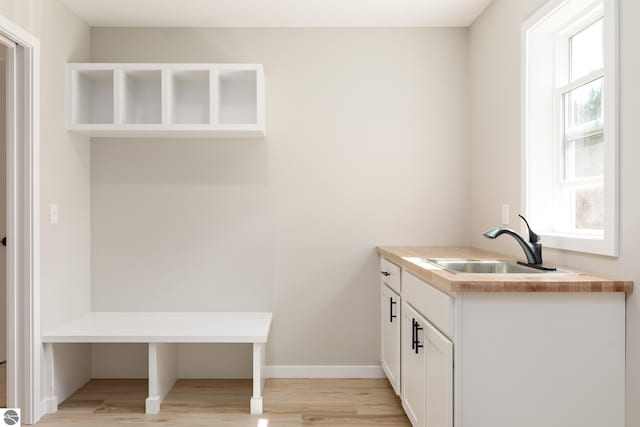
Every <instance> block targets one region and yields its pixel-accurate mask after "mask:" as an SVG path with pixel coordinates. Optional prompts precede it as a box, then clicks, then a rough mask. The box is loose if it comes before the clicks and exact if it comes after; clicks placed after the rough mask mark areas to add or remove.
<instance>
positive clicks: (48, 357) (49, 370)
mask: <svg viewBox="0 0 640 427" xmlns="http://www.w3.org/2000/svg"><path fill="white" fill-rule="evenodd" d="M53 356H54V355H53V344H52V343H45V344H44V359H45V365H46V373H45V412H46V413H47V414H55V413H56V412H57V411H58V396H56V388H55V382H54V378H55V377H54V366H55V365H54V357H53Z"/></svg>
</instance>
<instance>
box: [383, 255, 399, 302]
mask: <svg viewBox="0 0 640 427" xmlns="http://www.w3.org/2000/svg"><path fill="white" fill-rule="evenodd" d="M380 281H381V282H382V283H386V284H387V285H388V286H389V287H390V288H391V289H393V290H394V291H395V292H396V293H398V294H399V293H400V289H401V288H400V267H398V266H397V265H395V264H394V263H392V262H391V261H389V260H387V259H385V258H382V257H380Z"/></svg>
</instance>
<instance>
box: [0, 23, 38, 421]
mask: <svg viewBox="0 0 640 427" xmlns="http://www.w3.org/2000/svg"><path fill="white" fill-rule="evenodd" d="M0 36H2V37H3V38H5V39H7V40H8V41H9V42H11V43H12V44H13V43H15V47H13V46H10V47H9V49H8V51H9V55H8V56H7V59H8V60H7V63H8V64H11V65H10V66H9V67H8V68H7V71H8V72H7V82H8V84H7V100H8V102H9V103H8V104H7V407H19V408H21V409H22V421H23V423H25V424H33V423H35V422H37V421H38V420H39V419H40V417H41V416H42V414H43V410H44V408H43V405H42V404H41V402H40V401H41V399H40V377H41V371H40V359H41V352H42V344H41V338H40V217H39V198H40V194H39V189H40V182H39V181H40V174H39V171H40V165H39V143H40V41H39V40H38V39H37V38H36V37H34V36H33V35H31V34H30V33H28V32H27V31H25V30H24V29H22V28H20V27H19V26H17V25H16V24H14V23H13V22H11V21H10V20H8V19H7V18H5V17H4V16H2V15H0Z"/></svg>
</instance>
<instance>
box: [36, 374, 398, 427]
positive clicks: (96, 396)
mask: <svg viewBox="0 0 640 427" xmlns="http://www.w3.org/2000/svg"><path fill="white" fill-rule="evenodd" d="M146 396H147V381H146V380H92V381H91V382H89V383H88V384H87V385H85V386H84V387H82V388H81V389H80V390H78V392H76V393H75V394H74V395H72V396H71V397H70V398H69V399H67V400H66V401H65V402H63V403H62V404H61V405H60V408H59V409H58V412H57V413H56V414H53V415H48V416H46V417H44V418H43V419H42V421H41V422H40V424H43V425H46V426H49V427H54V426H55V427H62V426H70V427H80V426H91V427H95V426H119V425H126V426H185V427H186V426H199V427H200V426H201V427H205V426H207V427H208V426H225V427H245V426H246V427H280V426H282V427H302V426H304V427H311V426H323V427H327V426H336V427H337V426H372V427H378V426H380V427H391V426H393V427H396V426H398V427H400V426H402V427H406V426H410V423H409V420H408V419H407V417H406V416H405V414H404V411H403V410H402V408H401V406H400V400H399V399H398V397H397V396H396V395H395V394H394V392H393V390H392V389H391V387H390V386H389V383H388V382H387V380H386V379H340V380H326V379H322V380H308V379H305V380H286V379H269V380H266V383H265V390H264V414H263V415H260V416H257V415H249V398H250V397H251V380H179V381H178V382H177V383H176V385H175V386H174V387H173V389H172V390H171V392H170V393H169V395H168V396H167V398H166V400H165V401H164V402H163V403H162V408H161V412H160V414H159V415H145V413H144V400H145V398H146Z"/></svg>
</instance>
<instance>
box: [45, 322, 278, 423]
mask: <svg viewBox="0 0 640 427" xmlns="http://www.w3.org/2000/svg"><path fill="white" fill-rule="evenodd" d="M271 319H272V313H266V312H212V313H181V312H150V313H143V312H133V313H132V312H92V313H87V314H85V315H83V316H81V317H78V318H75V319H72V320H71V321H69V322H67V323H65V324H63V325H61V326H59V327H57V328H53V329H51V330H49V331H45V333H44V334H43V335H42V342H43V343H44V345H45V357H46V360H47V367H48V372H47V379H48V381H47V393H48V398H47V412H49V413H53V412H55V411H56V410H57V406H58V401H57V398H56V396H55V384H54V378H55V376H54V360H55V354H54V346H53V344H64V343H89V344H99V343H143V344H148V345H149V397H148V398H147V401H146V413H147V414H157V413H159V411H160V404H161V403H162V400H164V398H165V397H166V395H167V394H168V393H169V390H171V387H172V386H173V384H174V383H175V382H176V380H177V377H178V347H177V345H178V344H180V343H184V344H189V343H250V344H253V396H252V398H251V402H250V407H251V413H252V414H261V413H262V389H263V386H264V357H265V354H264V353H265V345H266V343H267V338H268V336H269V330H270V328H271Z"/></svg>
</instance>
